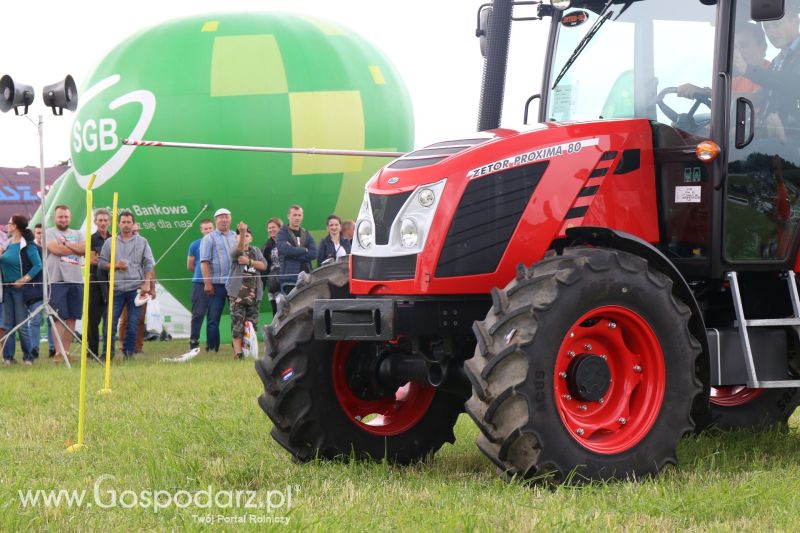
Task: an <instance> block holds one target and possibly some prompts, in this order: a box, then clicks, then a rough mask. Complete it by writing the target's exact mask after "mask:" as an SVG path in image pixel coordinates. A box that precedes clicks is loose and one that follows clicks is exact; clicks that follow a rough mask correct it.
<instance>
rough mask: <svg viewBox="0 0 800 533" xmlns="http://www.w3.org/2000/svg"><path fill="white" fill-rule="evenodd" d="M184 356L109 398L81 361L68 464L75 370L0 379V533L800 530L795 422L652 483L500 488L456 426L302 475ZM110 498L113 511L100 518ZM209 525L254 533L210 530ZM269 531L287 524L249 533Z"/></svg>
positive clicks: (222, 384)
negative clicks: (390, 457)
mask: <svg viewBox="0 0 800 533" xmlns="http://www.w3.org/2000/svg"><path fill="white" fill-rule="evenodd" d="M185 347H186V342H185V341H170V342H154V343H146V344H145V351H146V352H147V354H146V355H145V356H139V357H138V359H137V360H134V361H132V362H125V363H121V364H118V365H116V366H115V367H114V368H113V371H112V382H111V388H112V390H113V393H112V394H111V395H107V396H101V395H99V394H97V390H98V389H100V388H101V387H102V381H103V373H102V372H103V371H102V368H101V367H100V365H98V364H94V363H92V364H90V366H89V372H88V380H87V383H88V386H87V393H88V394H87V418H86V434H85V445H86V446H85V449H83V450H82V451H80V452H79V453H77V454H67V453H65V448H66V445H67V441H69V440H70V439H75V437H76V429H77V419H78V384H79V375H80V372H79V369H78V366H77V365H76V366H75V367H74V368H73V370H72V371H69V370H66V369H65V368H63V367H62V366H57V365H55V364H53V363H51V362H50V361H48V360H46V359H45V360H44V361H39V362H37V363H36V364H35V365H34V366H33V367H32V368H26V367H23V366H22V365H17V366H16V367H12V368H0V531H39V530H52V531H136V530H157V531H170V530H213V531H218V530H231V531H242V530H250V529H253V530H255V529H263V528H264V527H269V528H272V529H276V530H298V529H302V530H308V529H311V530H321V531H325V530H337V531H338V530H357V531H375V530H387V529H391V530H401V531H409V530H413V531H426V530H431V529H435V530H446V531H473V530H478V531H487V530H499V531H502V530H514V531H603V530H608V529H613V530H631V531H642V530H650V531H680V530H703V531H705V530H710V531H742V530H751V531H765V530H782V531H790V530H796V529H797V524H798V520H800V518H799V517H800V498H798V496H797V495H798V479H800V431H798V425H799V424H798V422H800V420H798V416H795V417H794V418H793V420H792V423H791V428H790V431H789V432H780V431H771V432H767V433H761V434H756V433H732V434H724V433H710V434H707V435H703V436H702V437H688V438H686V439H684V441H683V442H682V444H681V446H680V449H679V459H680V465H679V466H678V467H677V468H675V469H668V470H667V471H665V472H664V473H663V474H662V475H661V476H660V477H659V478H658V479H655V480H645V481H641V482H627V483H611V484H596V485H590V486H585V487H580V488H575V487H558V488H548V487H537V486H534V487H528V486H526V485H523V484H520V483H516V484H514V483H512V484H508V483H505V482H503V481H501V480H500V479H499V478H498V477H497V475H496V474H495V469H494V467H493V466H492V465H491V464H490V463H489V461H488V460H487V459H485V458H484V457H483V455H482V454H481V453H480V452H479V451H478V449H477V448H476V447H475V445H474V439H475V436H476V432H477V430H476V428H475V427H474V425H473V424H472V422H471V421H470V420H469V419H468V417H466V415H462V417H461V419H460V420H459V423H458V425H457V427H456V432H455V433H456V437H457V441H456V444H455V445H454V446H450V445H446V446H445V447H444V448H443V449H442V450H441V451H440V452H439V453H438V454H437V455H436V457H435V458H434V459H433V460H432V461H431V462H429V463H427V464H420V465H417V466H414V467H411V468H395V467H391V466H388V465H385V464H364V463H358V464H344V463H337V462H322V463H317V464H305V465H297V464H294V463H293V462H292V461H291V460H290V459H289V456H288V455H287V454H286V453H285V452H284V451H283V449H282V448H280V447H279V446H278V445H277V444H276V443H275V442H273V441H272V439H271V438H270V437H269V429H270V423H269V421H268V419H267V417H266V416H265V415H264V414H263V413H262V411H261V410H260V409H259V407H258V405H257V403H256V397H257V396H258V395H259V394H260V392H261V383H260V381H259V379H258V377H257V376H256V374H255V372H254V370H253V363H252V361H243V362H238V361H233V360H232V359H231V357H230V351H229V350H230V349H227V350H226V351H224V353H223V354H220V355H218V356H213V357H212V356H209V355H205V354H201V355H200V356H199V357H198V358H197V359H195V360H193V361H191V362H189V363H186V364H182V365H166V364H160V363H157V360H158V359H160V358H161V357H162V356H165V355H169V356H173V355H178V354H180V353H181V352H183V351H184V349H185ZM103 476H113V477H103ZM98 480H99V481H98ZM96 484H97V486H98V490H99V495H100V499H99V500H98V501H99V504H96V503H95V500H94V499H93V491H94V488H95V486H96ZM209 487H210V490H209ZM287 487H291V497H292V502H291V507H289V505H288V501H287V500H286V496H287V495H288V492H287ZM36 489H47V490H50V489H55V490H58V489H66V490H77V491H81V490H85V491H86V494H87V496H86V500H85V502H88V503H90V504H91V506H89V505H86V503H85V504H84V505H83V506H82V507H74V506H73V507H70V506H68V505H66V503H64V502H63V501H62V503H61V505H59V506H49V507H47V506H44V505H43V504H41V503H40V504H39V505H37V506H28V507H23V505H22V503H21V500H20V497H19V494H18V491H23V492H24V491H27V490H36ZM159 490H164V491H168V492H169V493H170V494H174V498H175V500H173V504H174V505H172V506H170V507H169V508H167V509H158V510H157V511H156V510H154V508H153V507H152V506H150V507H142V506H140V504H142V503H144V502H145V497H146V495H145V496H142V495H141V493H142V491H145V492H146V493H150V494H152V493H154V492H155V491H159ZM126 491H129V492H127V493H126ZM130 491H132V492H130ZM178 491H188V492H189V493H190V494H189V497H192V496H195V497H197V496H196V494H195V493H197V492H198V491H201V492H203V491H205V492H206V493H208V494H210V495H212V496H213V498H217V500H216V501H217V502H221V505H222V506H223V507H222V508H215V507H214V506H213V505H214V502H213V501H212V502H209V501H208V498H206V497H205V496H202V495H201V496H199V497H198V498H199V499H197V500H196V501H197V502H199V503H200V504H201V505H203V506H202V507H199V508H198V507H196V506H195V505H194V502H192V504H191V505H189V506H188V507H185V508H182V507H178V504H180V505H181V506H184V505H185V504H186V503H187V501H186V499H185V497H184V496H182V495H181V496H179V495H178V494H177V492H178ZM225 491H257V493H258V498H259V499H266V500H267V501H270V502H271V503H272V504H273V505H274V507H275V508H274V509H272V512H271V513H269V512H266V511H265V510H258V509H249V508H236V507H235V506H234V507H231V506H228V503H229V502H232V501H233V500H231V499H230V498H231V497H232V496H231V495H230V494H227V493H225ZM269 491H273V492H272V493H270V492H269ZM220 492H223V497H222V498H221V499H219V497H220ZM134 493H136V494H135V495H134ZM114 495H116V496H117V503H118V505H117V506H115V507H110V505H111V503H112V502H111V499H112V497H113V496H114ZM170 497H173V496H170ZM281 497H283V498H284V500H283V503H284V505H283V506H278V504H279V503H280V499H281ZM165 498H167V497H166V496H164V497H163V498H162V499H161V500H160V501H162V502H165V501H166V499H165ZM242 498H243V499H242V500H240V501H241V502H242V505H245V503H246V502H247V497H246V496H242ZM259 501H260V500H259ZM207 503H211V504H212V507H211V508H207V507H205V505H206V504H207ZM103 507H110V508H103ZM218 515H222V516H227V517H241V516H244V518H245V520H248V521H251V523H246V524H236V523H225V522H222V523H220V522H219V520H218ZM251 515H252V516H251ZM209 516H210V517H211V518H212V519H213V520H214V522H213V523H210V524H208V523H202V522H201V521H200V520H203V519H206V520H207V519H208V517H209ZM265 517H266V518H265ZM269 519H272V520H273V521H274V522H275V521H277V520H284V519H288V525H281V524H276V523H274V522H273V524H272V525H269V524H266V526H265V524H258V523H253V521H258V520H261V521H263V520H269ZM229 520H230V518H229Z"/></svg>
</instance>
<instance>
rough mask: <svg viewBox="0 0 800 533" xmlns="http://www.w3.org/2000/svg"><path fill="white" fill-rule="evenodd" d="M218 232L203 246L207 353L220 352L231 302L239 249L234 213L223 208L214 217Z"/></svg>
mask: <svg viewBox="0 0 800 533" xmlns="http://www.w3.org/2000/svg"><path fill="white" fill-rule="evenodd" d="M214 224H215V225H216V226H217V229H215V230H214V231H212V232H211V233H209V234H208V235H206V236H205V237H203V240H202V241H201V242H200V269H201V270H202V272H203V292H204V293H205V294H206V295H207V296H208V297H209V300H208V318H207V322H206V349H207V350H208V351H209V352H218V351H219V343H220V339H219V319H220V317H221V316H222V311H223V310H224V309H225V302H226V301H228V291H227V290H226V289H225V282H226V281H227V280H228V273H229V272H230V270H231V257H232V254H233V251H234V250H235V249H236V234H235V233H234V232H232V231H231V212H230V211H228V210H227V209H225V208H224V207H223V208H220V209H217V210H216V212H215V213H214Z"/></svg>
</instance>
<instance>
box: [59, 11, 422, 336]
mask: <svg viewBox="0 0 800 533" xmlns="http://www.w3.org/2000/svg"><path fill="white" fill-rule="evenodd" d="M80 99H81V108H80V109H79V110H78V113H77V115H76V118H75V122H74V124H73V128H72V132H71V139H70V141H71V150H72V159H73V162H74V168H73V169H72V170H70V171H69V172H68V173H67V174H65V175H64V176H63V177H62V178H61V179H60V180H59V181H60V182H59V183H58V185H57V186H56V187H54V188H53V191H52V192H51V193H50V194H49V195H48V207H49V212H48V220H49V221H51V220H52V215H53V212H52V208H53V206H55V205H57V204H67V205H69V206H71V207H72V214H73V221H74V222H73V225H76V224H79V221H80V220H81V218H82V217H84V216H85V205H84V196H85V192H84V188H85V186H86V183H87V182H88V178H89V176H91V175H92V174H96V175H97V179H96V181H95V184H94V190H95V193H94V199H95V205H100V206H106V205H107V206H110V205H111V200H112V195H113V192H115V191H117V192H119V197H120V200H119V204H120V207H121V208H128V209H131V210H132V211H133V212H134V213H135V215H136V219H137V222H139V223H140V225H141V227H142V234H143V235H144V236H145V237H146V238H147V239H148V240H149V241H150V244H151V246H152V248H153V253H154V255H155V257H156V260H157V261H159V262H158V267H157V274H158V278H159V280H160V281H161V283H162V285H163V286H164V287H165V289H166V290H168V291H169V292H170V294H172V295H173V296H174V297H175V298H176V299H178V301H180V302H181V303H182V304H183V305H184V306H185V307H187V308H188V307H189V305H190V304H189V293H190V281H188V280H180V279H178V278H187V277H188V276H187V274H188V273H187V271H186V268H185V265H186V251H187V249H188V246H189V244H190V243H191V242H192V241H193V240H195V239H197V238H198V237H199V233H198V230H197V229H196V228H197V227H198V222H199V220H201V219H203V218H211V216H212V215H213V213H214V211H215V210H216V209H217V208H220V207H226V208H228V209H230V210H231V211H232V213H233V215H232V216H233V224H234V225H235V224H236V223H237V222H238V221H240V220H244V221H245V222H247V223H248V224H249V225H250V226H251V228H253V231H254V233H255V236H254V237H255V238H254V244H257V245H260V244H261V243H263V242H264V241H265V240H266V237H267V236H266V230H265V227H264V225H265V222H266V220H267V219H268V218H270V217H273V216H278V217H281V218H285V215H286V212H287V210H288V207H289V206H290V205H292V204H300V205H302V206H303V208H304V211H305V220H304V223H303V225H304V226H305V227H307V228H309V229H310V230H312V231H314V232H316V233H317V236H318V237H319V236H321V235H322V234H323V233H324V228H325V221H326V217H327V216H328V215H329V214H331V213H336V214H338V215H339V216H341V217H342V218H343V219H353V218H355V217H356V215H357V212H358V208H359V205H360V202H361V200H362V196H363V187H364V184H365V182H366V181H367V179H369V177H370V176H371V175H372V174H374V173H375V171H376V170H377V169H378V168H379V167H380V166H382V165H384V164H385V163H386V162H387V159H385V158H373V157H341V156H317V155H306V154H282V153H249V152H231V151H217V150H187V149H176V148H147V147H133V146H124V145H122V142H121V141H122V139H124V138H131V139H149V140H166V141H179V142H189V143H204V144H232V145H249V146H275V147H296V148H303V147H314V148H336V149H349V150H379V151H380V150H382V151H408V150H409V149H410V148H411V147H412V144H413V129H414V128H413V119H412V112H411V103H410V100H409V97H408V93H407V91H406V89H405V86H404V84H403V82H402V80H401V78H400V76H399V75H398V73H397V71H396V70H395V69H394V68H393V67H392V65H391V64H390V63H389V61H388V60H387V59H386V57H385V56H384V55H382V54H381V53H380V52H379V51H378V50H376V49H375V47H374V46H372V45H370V44H369V43H368V42H367V41H365V40H364V39H363V38H361V37H359V36H358V35H356V34H354V33H352V32H351V31H349V30H347V29H345V28H343V27H341V26H339V25H336V24H333V23H330V22H327V21H324V20H320V19H317V18H312V17H306V16H298V15H291V14H283V13H280V14H278V13H246V14H218V15H207V16H199V17H191V18H185V19H180V20H175V21H171V22H167V23H164V24H161V25H158V26H155V27H153V28H150V29H148V30H144V31H142V32H140V33H138V34H136V35H133V36H132V37H130V38H128V39H127V40H125V41H124V42H122V43H121V44H120V45H119V46H117V47H116V48H114V49H113V50H112V51H111V52H110V53H109V54H108V55H107V56H106V57H105V58H104V59H103V60H102V61H101V62H100V64H99V66H98V67H97V68H96V69H95V71H94V72H93V73H92V74H91V75H90V76H89V78H88V80H87V81H86V83H85V84H84V86H83V88H82V90H81V96H80ZM193 220H195V221H196V222H195V225H194V227H192V228H190V229H189V230H188V231H185V230H186V229H187V227H190V226H191V224H192V221H193ZM268 307H269V306H268V305H265V306H264V308H268ZM222 331H223V333H225V332H226V331H227V333H228V335H229V330H227V328H225V327H223V328H222Z"/></svg>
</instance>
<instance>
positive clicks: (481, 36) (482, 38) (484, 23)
mask: <svg viewBox="0 0 800 533" xmlns="http://www.w3.org/2000/svg"><path fill="white" fill-rule="evenodd" d="M491 18H492V6H490V5H489V4H484V5H482V6H481V7H480V8H479V9H478V28H477V29H476V30H475V36H476V37H477V38H478V42H479V44H480V46H481V55H482V56H483V57H486V46H487V39H488V36H489V20H490V19H491Z"/></svg>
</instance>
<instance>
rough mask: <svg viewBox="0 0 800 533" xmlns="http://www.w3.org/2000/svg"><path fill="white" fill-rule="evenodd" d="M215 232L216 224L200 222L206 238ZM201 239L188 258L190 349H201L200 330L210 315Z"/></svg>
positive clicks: (191, 247) (191, 249) (201, 230)
mask: <svg viewBox="0 0 800 533" xmlns="http://www.w3.org/2000/svg"><path fill="white" fill-rule="evenodd" d="M212 231H214V222H212V221H211V219H208V218H207V219H205V220H203V221H201V222H200V234H201V235H203V237H205V236H206V235H208V234H209V233H211V232H212ZM202 240H203V238H202V237H201V238H199V239H197V240H196V241H194V242H193V243H192V244H190V245H189V255H188V256H187V257H186V269H187V270H188V271H189V272H192V273H193V274H192V295H191V297H192V329H191V333H190V334H189V349H190V350H194V349H195V348H199V347H200V328H202V327H203V319H205V317H206V314H207V313H208V300H209V298H208V296H207V295H206V293H204V292H203V270H202V269H201V268H200V243H201V242H202Z"/></svg>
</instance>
